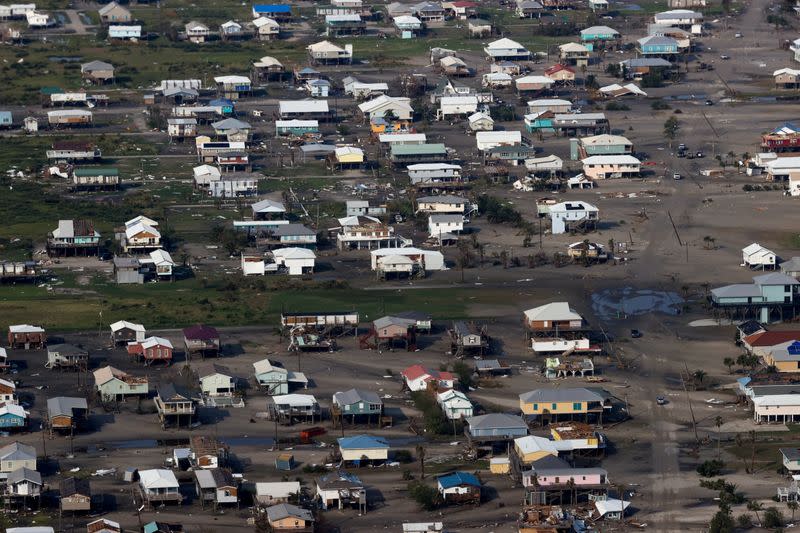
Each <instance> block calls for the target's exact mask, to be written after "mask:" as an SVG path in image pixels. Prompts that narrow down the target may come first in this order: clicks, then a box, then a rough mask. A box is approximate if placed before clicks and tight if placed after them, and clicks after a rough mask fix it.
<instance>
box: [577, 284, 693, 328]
mask: <svg viewBox="0 0 800 533" xmlns="http://www.w3.org/2000/svg"><path fill="white" fill-rule="evenodd" d="M682 303H683V298H681V297H680V296H679V295H678V293H676V292H669V291H653V290H649V289H634V288H632V287H626V288H624V289H606V290H604V291H600V292H596V293H594V294H592V309H594V312H595V314H596V315H597V316H598V317H600V318H601V319H603V320H614V319H618V318H625V317H626V316H637V315H643V314H645V313H662V314H666V315H677V314H679V313H680V305H681V304H682Z"/></svg>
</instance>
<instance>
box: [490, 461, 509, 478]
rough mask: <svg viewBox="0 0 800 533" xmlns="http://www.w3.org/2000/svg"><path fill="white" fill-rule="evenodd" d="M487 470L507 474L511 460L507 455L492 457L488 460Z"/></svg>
mask: <svg viewBox="0 0 800 533" xmlns="http://www.w3.org/2000/svg"><path fill="white" fill-rule="evenodd" d="M489 472H491V473H492V474H508V473H509V472H511V460H510V459H509V458H508V457H492V458H491V459H490V460H489Z"/></svg>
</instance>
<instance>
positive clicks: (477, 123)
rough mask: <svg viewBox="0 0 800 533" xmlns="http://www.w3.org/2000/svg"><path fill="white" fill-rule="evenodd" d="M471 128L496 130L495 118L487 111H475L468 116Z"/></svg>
mask: <svg viewBox="0 0 800 533" xmlns="http://www.w3.org/2000/svg"><path fill="white" fill-rule="evenodd" d="M467 123H468V124H469V129H470V130H472V131H492V130H494V119H493V118H492V117H491V116H490V115H489V114H487V113H483V112H478V113H473V114H471V115H470V116H468V117H467Z"/></svg>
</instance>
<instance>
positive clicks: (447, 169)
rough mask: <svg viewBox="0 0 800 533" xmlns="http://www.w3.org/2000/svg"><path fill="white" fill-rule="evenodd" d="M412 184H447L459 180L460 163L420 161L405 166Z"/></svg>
mask: <svg viewBox="0 0 800 533" xmlns="http://www.w3.org/2000/svg"><path fill="white" fill-rule="evenodd" d="M406 170H407V171H408V177H409V179H410V180H411V184H412V185H429V184H447V183H453V182H458V181H461V165H452V164H448V163H420V164H416V165H408V166H407V167H406Z"/></svg>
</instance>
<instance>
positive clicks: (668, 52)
mask: <svg viewBox="0 0 800 533" xmlns="http://www.w3.org/2000/svg"><path fill="white" fill-rule="evenodd" d="M636 42H637V45H638V49H639V53H640V54H641V55H643V56H650V57H652V56H657V57H658V56H665V57H666V56H674V55H675V54H677V53H678V41H676V40H675V39H673V38H672V37H665V36H660V35H651V36H649V37H643V38H641V39H639V40H638V41H636Z"/></svg>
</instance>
